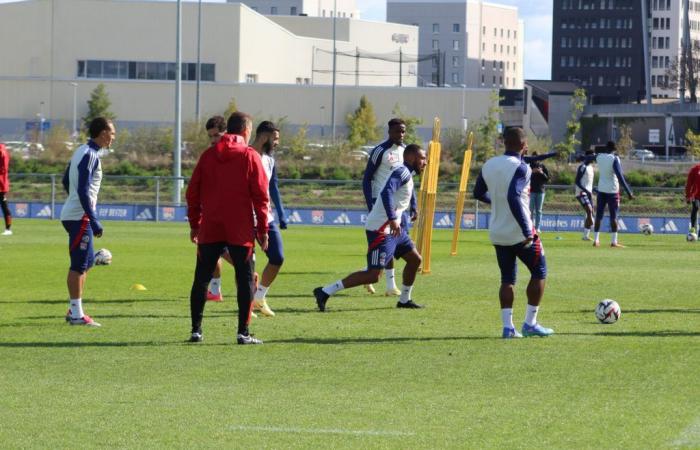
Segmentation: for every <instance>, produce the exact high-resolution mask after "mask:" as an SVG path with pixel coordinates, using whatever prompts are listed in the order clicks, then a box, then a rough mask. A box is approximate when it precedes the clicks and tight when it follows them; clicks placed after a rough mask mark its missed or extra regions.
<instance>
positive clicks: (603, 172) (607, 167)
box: [595, 153, 620, 194]
mask: <svg viewBox="0 0 700 450" xmlns="http://www.w3.org/2000/svg"><path fill="white" fill-rule="evenodd" d="M595 160H596V163H597V164H598V192H604V193H606V194H617V193H618V192H620V182H619V181H618V179H617V175H616V174H615V168H614V166H615V162H617V164H618V165H619V164H620V160H619V158H618V157H617V156H615V155H613V154H612V153H600V154H598V155H597V156H596V159H595Z"/></svg>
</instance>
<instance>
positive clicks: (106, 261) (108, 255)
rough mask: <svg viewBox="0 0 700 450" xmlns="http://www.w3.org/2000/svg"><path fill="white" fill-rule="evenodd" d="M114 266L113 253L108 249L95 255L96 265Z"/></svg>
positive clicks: (101, 250)
mask: <svg viewBox="0 0 700 450" xmlns="http://www.w3.org/2000/svg"><path fill="white" fill-rule="evenodd" d="M110 264H112V252H110V251H109V250H107V249H106V248H101V249H99V250H97V253H95V265H98V266H108V265H110Z"/></svg>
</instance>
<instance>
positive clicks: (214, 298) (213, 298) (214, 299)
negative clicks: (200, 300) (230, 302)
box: [207, 291, 224, 302]
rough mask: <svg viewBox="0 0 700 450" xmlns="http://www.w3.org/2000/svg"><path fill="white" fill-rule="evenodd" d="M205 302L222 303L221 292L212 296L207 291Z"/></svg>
mask: <svg viewBox="0 0 700 450" xmlns="http://www.w3.org/2000/svg"><path fill="white" fill-rule="evenodd" d="M207 301H208V302H223V301H224V298H223V297H222V296H221V292H219V293H218V294H212V292H211V291H207Z"/></svg>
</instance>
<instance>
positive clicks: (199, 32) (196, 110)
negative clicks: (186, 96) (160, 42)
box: [194, 0, 202, 126]
mask: <svg viewBox="0 0 700 450" xmlns="http://www.w3.org/2000/svg"><path fill="white" fill-rule="evenodd" d="M201 56H202V0H199V6H198V7H197V95H196V101H195V104H194V115H195V118H196V120H197V126H199V121H200V120H201V113H200V111H199V102H200V100H199V95H200V91H199V89H200V86H199V85H200V82H201V80H202V58H201Z"/></svg>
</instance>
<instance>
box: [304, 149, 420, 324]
mask: <svg viewBox="0 0 700 450" xmlns="http://www.w3.org/2000/svg"><path fill="white" fill-rule="evenodd" d="M403 161H404V162H403V164H402V165H400V166H398V167H396V168H395V169H394V170H393V171H392V172H391V174H390V175H389V177H388V179H387V181H386V183H385V184H384V187H383V188H382V189H381V190H380V191H379V192H378V193H377V200H376V201H375V202H374V205H373V206H372V210H371V211H370V213H369V215H368V216H367V222H366V223H365V232H366V234H367V243H368V250H367V269H366V270H363V271H360V272H355V273H352V274H350V275H348V276H347V277H345V278H343V279H342V280H338V281H336V282H335V283H331V284H329V285H328V286H325V287H317V288H316V289H314V297H316V304H317V305H318V309H319V310H320V311H322V312H323V311H325V310H326V302H327V301H328V299H329V298H330V297H331V296H332V295H334V294H336V293H337V292H338V291H340V290H343V289H349V288H352V287H355V286H360V285H363V284H364V285H367V284H371V283H376V282H377V280H379V275H380V273H381V271H382V269H385V268H386V266H387V264H388V263H389V261H391V260H392V259H393V258H403V259H404V260H405V261H406V267H405V268H404V271H403V285H402V286H401V294H400V295H401V296H400V297H399V301H398V303H397V304H396V307H397V308H408V309H418V308H422V307H423V306H422V305H419V304H417V303H415V302H413V300H412V299H411V294H412V291H413V283H414V282H415V279H416V272H417V271H418V268H419V267H420V265H421V261H422V259H421V256H420V255H419V254H418V252H417V251H416V247H415V245H414V244H413V241H411V238H410V237H409V236H408V230H407V228H406V226H405V225H406V224H407V222H408V220H409V218H408V217H406V216H407V215H408V214H407V212H408V209H409V207H410V205H411V197H412V196H413V173H416V174H420V173H422V172H423V169H424V168H425V164H426V157H425V151H424V150H423V149H422V148H420V147H419V146H418V145H415V144H411V145H409V146H407V147H406V149H405V150H404V153H403Z"/></svg>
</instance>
